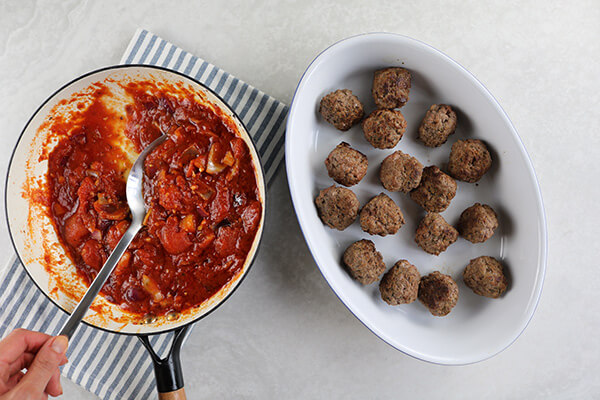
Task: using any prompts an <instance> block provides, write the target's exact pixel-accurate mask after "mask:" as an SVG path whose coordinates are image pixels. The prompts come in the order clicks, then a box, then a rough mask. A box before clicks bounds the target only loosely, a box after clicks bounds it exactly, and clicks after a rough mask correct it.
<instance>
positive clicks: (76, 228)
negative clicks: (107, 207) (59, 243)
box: [65, 214, 89, 247]
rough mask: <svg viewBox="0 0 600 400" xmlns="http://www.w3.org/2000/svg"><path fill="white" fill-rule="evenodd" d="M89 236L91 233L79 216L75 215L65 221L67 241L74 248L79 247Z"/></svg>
mask: <svg viewBox="0 0 600 400" xmlns="http://www.w3.org/2000/svg"><path fill="white" fill-rule="evenodd" d="M88 234H89V231H88V230H87V228H86V227H85V225H83V222H82V221H81V218H79V215H77V214H73V215H71V216H70V217H69V218H67V219H66V221H65V239H66V240H67V243H68V244H70V245H71V246H73V247H78V246H79V245H80V244H81V243H82V242H83V239H85V237H86V236H87V235H88Z"/></svg>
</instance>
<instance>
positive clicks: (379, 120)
mask: <svg viewBox="0 0 600 400" xmlns="http://www.w3.org/2000/svg"><path fill="white" fill-rule="evenodd" d="M362 128H363V132H364V134H365V139H367V141H368V142H369V143H371V145H372V146H373V147H375V148H377V149H391V148H392V147H394V146H396V145H397V144H398V142H399V141H400V139H402V135H404V131H406V120H405V119H404V116H403V115H402V113H401V112H400V110H375V111H373V112H372V113H371V114H369V116H368V117H367V118H365V120H364V121H363V123H362Z"/></svg>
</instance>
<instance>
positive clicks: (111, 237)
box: [104, 221, 129, 249]
mask: <svg viewBox="0 0 600 400" xmlns="http://www.w3.org/2000/svg"><path fill="white" fill-rule="evenodd" d="M127 228H129V221H119V222H117V223H115V224H113V225H112V226H111V227H110V228H108V232H106V237H105V238H104V242H105V243H106V244H107V245H108V247H110V248H111V249H114V248H115V247H116V246H117V243H119V240H121V237H122V236H123V234H124V233H125V231H126V230H127Z"/></svg>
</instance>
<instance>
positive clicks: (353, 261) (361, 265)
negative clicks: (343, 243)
mask: <svg viewBox="0 0 600 400" xmlns="http://www.w3.org/2000/svg"><path fill="white" fill-rule="evenodd" d="M343 261H344V265H345V266H346V268H347V270H348V273H350V276H352V277H353V278H354V279H356V280H357V281H359V282H360V283H362V284H363V285H369V284H371V283H373V282H375V281H376V280H377V279H379V276H380V275H381V274H383V272H384V271H385V263H384V262H383V257H382V256H381V253H380V252H378V251H377V249H375V244H374V243H373V242H371V241H370V240H365V239H362V240H359V241H358V242H354V243H352V244H351V245H350V246H349V247H348V248H347V249H346V251H344V256H343Z"/></svg>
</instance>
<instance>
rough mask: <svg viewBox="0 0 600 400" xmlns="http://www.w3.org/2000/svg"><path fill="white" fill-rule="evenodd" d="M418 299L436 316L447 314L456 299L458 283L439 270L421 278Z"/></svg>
mask: <svg viewBox="0 0 600 400" xmlns="http://www.w3.org/2000/svg"><path fill="white" fill-rule="evenodd" d="M419 301H421V303H423V305H424V306H425V307H427V309H428V310H429V312H430V313H431V314H433V315H435V316H436V317H443V316H445V315H448V314H449V313H450V311H452V308H454V306H455V305H456V302H457V301H458V285H457V284H456V282H454V279H452V277H451V276H449V275H444V274H442V273H441V272H439V271H435V272H432V273H431V274H429V275H426V276H424V277H422V278H421V283H420V284H419Z"/></svg>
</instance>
